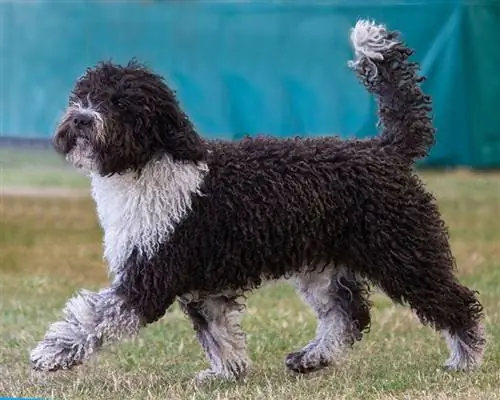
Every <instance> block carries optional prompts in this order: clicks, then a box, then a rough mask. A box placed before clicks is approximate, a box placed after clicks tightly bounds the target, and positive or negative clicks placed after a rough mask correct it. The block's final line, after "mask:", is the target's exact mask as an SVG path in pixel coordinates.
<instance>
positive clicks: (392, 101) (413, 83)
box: [55, 36, 482, 342]
mask: <svg viewBox="0 0 500 400" xmlns="http://www.w3.org/2000/svg"><path fill="white" fill-rule="evenodd" d="M392 37H395V36H392ZM410 54H411V50H409V49H408V48H406V47H404V46H403V45H402V44H398V45H397V46H395V47H392V48H391V49H389V50H387V51H386V53H385V54H384V56H385V59H384V60H376V61H371V62H368V61H367V60H364V61H363V60H362V61H361V62H360V63H359V64H358V65H357V67H355V69H356V72H357V73H358V76H359V77H360V79H361V80H362V82H363V83H364V84H365V85H366V87H367V88H368V90H369V91H371V92H373V93H374V94H375V95H376V96H377V98H378V102H379V113H380V118H381V122H382V123H383V130H382V134H381V136H379V137H376V138H372V139H369V140H340V139H339V138H335V137H324V138H310V139H300V138H290V139H285V140H280V139H276V138H270V137H255V138H244V139H242V140H241V141H238V142H224V141H203V140H202V139H201V138H200V137H199V136H198V134H197V133H196V132H195V130H194V128H193V126H192V124H191V122H190V121H189V119H188V117H187V116H186V115H185V114H184V112H183V111H182V110H181V109H180V107H179V105H178V102H177V100H176V99H175V96H174V93H173V92H172V91H171V90H170V89H169V88H168V87H167V86H166V85H165V83H164V82H163V81H162V79H161V78H160V77H159V76H158V75H155V74H153V73H151V72H149V71H148V70H147V69H146V68H145V67H142V66H140V65H137V64H129V65H127V66H125V67H120V66H116V65H113V64H111V63H104V64H101V65H98V66H97V67H96V68H94V69H91V70H89V71H88V72H87V73H86V75H84V77H83V78H81V79H80V80H79V82H78V83H77V85H76V87H75V89H74V91H73V98H72V100H78V101H80V102H86V101H87V99H88V98H92V102H93V103H94V104H98V105H99V109H100V111H101V112H102V113H103V114H104V115H106V121H109V122H108V124H113V125H112V126H111V125H107V127H106V129H107V134H108V136H107V137H106V142H105V143H104V144H103V143H95V144H94V145H93V146H94V149H95V152H96V154H97V155H98V165H99V170H100V172H101V174H102V175H108V174H114V173H123V172H125V171H129V170H137V171H140V170H141V169H142V168H143V167H144V166H145V165H146V163H148V162H149V161H151V160H152V159H154V158H155V157H159V156H161V155H163V154H170V155H171V156H172V157H173V158H174V160H176V161H181V162H195V163H196V162H200V161H205V162H206V163H207V164H208V168H209V172H208V175H207V176H206V177H205V179H204V181H203V184H202V187H201V192H202V193H203V196H200V195H193V199H192V210H191V211H190V212H189V213H188V214H187V215H186V217H185V219H183V220H182V221H181V222H180V223H179V224H178V225H177V226H176V228H175V230H174V232H173V233H172V235H171V236H170V237H169V239H168V241H166V242H164V243H162V244H161V246H160V248H159V251H158V252H157V254H156V255H155V256H153V257H152V258H151V259H145V258H144V257H142V256H141V255H140V253H139V252H138V251H136V252H134V254H133V255H132V256H131V257H130V258H129V260H128V262H127V266H126V267H125V268H124V269H123V271H124V273H123V275H122V276H121V279H120V281H119V283H118V289H117V290H118V291H119V293H121V295H122V296H123V297H124V298H125V299H126V300H127V302H128V303H129V304H130V305H131V306H132V307H133V308H134V309H136V310H138V311H139V312H140V314H141V315H142V316H143V318H144V320H145V322H147V323H151V322H153V321H155V320H157V319H158V318H160V317H161V316H162V315H163V314H164V312H165V310H166V309H167V308H168V307H169V306H170V305H171V304H172V302H173V301H174V299H175V298H176V296H181V295H183V294H185V293H189V292H200V293H206V294H216V293H220V292H222V291H223V290H228V289H242V288H243V289H253V288H256V287H258V286H259V285H260V284H261V283H262V281H263V280H265V279H277V278H281V277H283V276H289V275H291V274H293V273H296V272H299V271H303V270H304V268H305V266H310V268H312V269H314V268H317V267H318V266H320V265H325V264H328V265H334V266H342V267H343V268H346V269H347V270H349V271H351V272H352V274H353V275H352V279H349V280H345V281H342V282H340V283H342V284H343V285H344V286H345V290H343V291H341V292H340V293H341V294H342V295H341V296H340V297H339V298H338V301H339V302H340V303H341V304H342V305H343V308H344V309H346V310H348V312H349V313H351V314H352V315H353V316H354V317H355V318H354V320H355V321H357V324H358V327H357V328H356V329H357V330H358V331H359V334H361V332H362V331H364V330H366V329H367V328H368V327H369V325H370V312H369V307H370V305H369V302H368V300H367V294H368V291H367V288H366V287H365V283H364V282H365V281H369V282H371V283H373V284H375V285H377V286H379V287H380V288H382V289H383V290H384V291H385V292H386V293H387V294H388V295H389V296H390V297H391V299H393V300H394V301H396V302H399V303H408V304H409V305H410V306H411V308H413V309H414V310H415V311H416V313H417V315H418V316H419V317H420V319H421V320H422V322H424V323H428V324H430V325H432V326H434V327H435V328H436V329H440V330H441V329H446V330H448V331H449V332H451V333H457V334H459V335H461V336H462V337H466V336H467V335H466V334H465V333H466V332H472V331H473V329H474V327H475V326H476V325H477V324H478V321H479V320H480V319H481V317H482V307H481V304H480V303H479V301H478V299H477V298H476V294H475V293H474V292H473V291H472V290H470V289H468V288H466V287H464V286H462V285H461V284H460V283H459V282H458V281H457V279H456V278H455V276H454V274H453V268H454V266H455V260H454V258H453V255H452V253H451V251H450V245H449V240H448V233H447V230H446V226H445V223H444V222H443V220H442V218H441V215H440V213H439V210H438V207H437V205H436V201H435V199H434V197H433V196H432V194H430V193H429V192H427V191H426V190H425V188H424V186H423V184H422V182H421V181H420V179H419V178H418V177H417V176H416V175H415V173H414V171H413V169H412V168H413V162H414V160H415V159H417V158H420V157H423V156H425V155H426V154H427V152H428V151H429V148H430V146H431V145H432V143H433V141H434V128H433V126H432V123H431V118H430V116H429V112H430V99H429V98H428V97H427V96H425V95H424V94H422V92H421V89H420V88H419V85H418V83H419V82H421V80H422V79H423V78H421V77H419V76H418V75H417V65H416V64H412V63H409V62H408V61H407V58H408V56H409V55H410ZM70 142H71V134H69V133H68V132H65V131H64V130H62V131H60V132H59V133H58V136H57V138H56V140H55V143H56V148H57V149H58V150H59V151H60V152H61V153H65V152H67V148H68V147H70V145H69V144H68V143H70ZM354 274H355V275H356V276H359V277H361V278H360V280H356V278H354ZM353 299H354V301H353ZM467 340H468V341H469V342H471V341H473V340H472V339H467ZM474 340H479V341H481V340H482V338H481V337H475V338H474Z"/></svg>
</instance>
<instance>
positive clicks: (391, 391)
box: [0, 172, 500, 400]
mask: <svg viewBox="0 0 500 400" xmlns="http://www.w3.org/2000/svg"><path fill="white" fill-rule="evenodd" d="M425 177H426V180H427V182H428V184H429V187H430V188H431V189H432V190H434V191H435V192H436V194H437V196H438V199H439V202H440V206H441V209H442V212H443V214H444V217H445V219H446V220H447V221H448V224H449V226H450V231H451V236H452V245H453V250H454V253H455V255H456V257H457V260H458V265H459V275H460V279H461V280H462V282H464V283H466V284H467V285H470V286H472V287H473V288H475V289H477V290H478V291H479V292H480V296H481V300H482V302H483V304H484V306H485V310H486V314H487V319H486V323H487V331H488V335H489V346H488V349H487V352H486V357H485V362H484V365H483V367H482V368H481V369H480V370H479V371H477V372H474V373H470V374H466V373H449V372H445V371H443V370H442V369H441V368H440V366H441V364H442V363H443V362H444V360H445V359H446V357H447V350H446V346H445V343H444V341H443V340H442V339H441V338H440V336H439V335H438V334H437V333H435V332H433V331H432V330H431V329H429V328H426V327H423V326H421V324H420V323H419V322H418V321H417V320H416V318H415V317H414V316H413V315H412V313H411V312H410V311H409V310H408V309H407V308H403V307H397V306H394V305H392V304H391V303H390V302H389V301H388V300H387V298H386V297H384V296H382V295H380V294H378V293H376V294H375V295H374V297H373V300H374V302H375V305H374V308H373V324H372V329H371V332H370V333H369V334H367V335H366V336H365V338H364V340H363V341H362V342H360V343H358V344H357V345H356V346H355V348H354V349H353V350H352V352H351V353H350V354H349V357H348V359H347V360H346V361H345V363H344V364H342V365H341V366H339V367H336V368H330V369H327V370H325V371H323V372H319V373H316V374H312V375H308V376H295V375H291V374H289V373H287V372H286V371H285V368H284V364H283V358H284V356H285V355H286V353H287V352H289V351H291V350H295V349H297V348H299V347H300V346H302V345H303V344H305V343H306V342H307V341H309V340H310V339H311V338H312V337H313V335H314V330H315V321H314V318H313V316H312V314H311V313H310V311H309V310H308V309H307V308H306V307H305V306H304V305H303V304H302V302H301V301H300V299H299V298H298V297H297V296H296V294H295V293H294V292H293V290H292V289H291V288H290V287H289V286H288V285H287V284H285V283H279V284H272V285H266V286H265V287H264V288H262V289H261V290H259V291H257V292H256V293H255V294H252V295H251V296H250V298H249V302H248V309H247V313H246V316H245V318H244V321H243V325H244V328H245V330H246V331H247V333H248V341H249V348H250V353H251V357H252V359H253V361H254V367H253V369H252V373H251V375H250V376H249V377H248V379H247V381H246V382H245V383H239V384H230V383H222V382H216V383H213V384H211V385H208V386H204V387H197V386H196V385H195V384H194V383H193V381H192V378H193V376H194V375H195V373H196V372H197V371H199V370H201V369H204V368H206V367H207V364H206V361H205V359H204V356H203V353H202V351H201V350H200V348H199V345H198V343H197V342H196V340H195V338H194V335H193V332H192V329H191V327H190V324H189V323H188V321H187V320H186V319H185V317H184V316H183V315H182V313H181V312H180V311H179V309H178V308H177V307H175V309H174V312H173V313H169V314H167V315H166V316H165V318H163V319H162V320H161V321H159V322H158V323H157V324H154V325H152V326H150V327H148V328H146V329H144V330H143V331H142V332H141V334H140V335H139V337H138V338H137V339H136V340H134V341H127V342H123V343H121V344H119V345H116V346H113V347H109V348H107V349H105V350H103V351H102V352H101V353H100V354H99V355H97V356H96V357H94V359H92V360H91V361H90V362H88V363H87V364H85V365H82V366H80V367H79V368H76V369H75V370H73V371H70V372H59V373H54V374H48V375H46V374H33V373H31V371H30V367H29V363H28V354H29V351H30V349H31V348H33V347H34V345H35V344H36V342H37V341H38V340H40V339H41V338H42V336H43V334H44V332H45V330H46V328H47V326H48V324H49V323H51V322H53V321H55V320H56V319H57V318H58V316H59V313H60V309H61V308H62V306H63V305H64V303H65V301H66V299H67V298H68V297H69V296H71V295H72V294H73V293H74V291H75V290H77V289H79V288H82V287H84V288H87V289H98V288H99V287H102V286H104V285H106V284H107V277H106V272H105V266H104V264H103V262H102V249H101V232H100V230H99V228H98V224H97V221H96V218H95V210H94V205H93V203H92V201H91V200H90V199H88V198H86V197H84V198H58V199H55V198H54V199H50V198H48V199H46V198H27V197H25V198H21V197H7V196H6V197H4V198H3V199H2V200H1V205H0V212H1V227H0V256H1V258H0V263H1V264H0V396H25V397H30V396H31V397H34V396H38V397H43V398H57V399H97V400H100V399H287V400H292V399H293V400H295V399H298V400H300V399H304V400H305V399H429V400H430V399H438V400H439V399H488V400H490V399H500V218H499V215H500V200H499V197H500V196H499V194H500V175H499V174H472V173H466V172H462V173H446V174H440V173H426V174H425Z"/></svg>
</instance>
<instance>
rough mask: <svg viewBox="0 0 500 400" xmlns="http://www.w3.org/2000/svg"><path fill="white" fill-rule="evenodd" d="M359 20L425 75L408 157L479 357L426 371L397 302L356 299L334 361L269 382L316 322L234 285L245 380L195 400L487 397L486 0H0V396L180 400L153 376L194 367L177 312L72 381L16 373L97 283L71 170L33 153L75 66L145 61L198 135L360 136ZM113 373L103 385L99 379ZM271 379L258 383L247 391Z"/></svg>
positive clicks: (364, 119) (493, 26) (492, 283)
mask: <svg viewBox="0 0 500 400" xmlns="http://www.w3.org/2000/svg"><path fill="white" fill-rule="evenodd" d="M358 18H369V19H375V20H376V21H377V22H380V23H384V24H387V25H388V26H389V27H390V29H396V30H399V31H401V32H402V35H403V38H404V40H405V41H406V42H407V43H408V44H409V46H410V47H412V48H414V49H415V50H416V53H415V55H414V60H416V61H418V62H420V63H421V68H422V73H423V74H424V75H425V76H427V81H426V82H425V83H424V89H425V91H426V92H427V93H428V94H430V95H431V96H432V99H433V103H434V120H435V125H436V127H437V128H438V130H437V143H436V145H435V146H434V148H433V149H432V152H431V154H430V155H429V156H428V157H427V158H426V159H425V160H422V161H421V162H420V163H419V167H421V168H422V170H423V169H425V171H423V173H422V176H423V179H424V180H425V182H426V184H427V187H428V188H429V189H430V190H431V191H432V192H433V193H435V194H436V197H437V199H438V202H439V205H440V209H441V211H442V213H443V216H444V219H445V220H446V221H447V223H448V224H449V227H450V232H451V240H452V247H453V251H454V254H455V256H456V258H457V264H458V273H459V274H460V279H461V280H462V281H463V282H464V283H466V284H468V285H470V286H471V287H473V288H474V289H476V290H478V291H479V292H480V293H481V299H482V301H483V303H484V305H485V309H486V310H487V315H488V318H487V328H488V332H489V335H490V338H491V345H490V346H489V348H488V350H489V351H488V353H487V358H486V360H485V367H484V368H483V369H482V371H481V373H480V374H477V375H465V374H464V375H457V376H448V375H447V376H445V377H444V378H443V376H442V375H440V373H437V372H436V368H437V367H438V362H439V363H441V358H442V360H443V361H444V359H445V357H446V355H445V354H446V350H445V348H444V344H443V343H442V342H438V339H436V338H435V337H434V336H433V332H432V331H431V330H427V329H424V328H423V327H422V326H421V325H420V324H419V323H418V322H417V321H416V319H415V318H414V317H413V315H412V314H411V312H410V311H409V310H408V309H404V310H401V309H400V308H396V307H395V306H394V305H393V304H392V303H390V302H389V301H388V300H387V299H386V298H385V297H383V296H374V302H375V307H374V318H373V320H374V328H373V329H372V331H371V333H370V335H369V336H367V339H366V341H364V342H363V344H361V345H360V347H359V350H358V351H357V352H356V353H353V356H352V359H351V360H352V361H351V365H350V367H348V368H347V369H346V372H345V373H342V374H336V375H335V379H330V380H321V379H319V380H315V381H314V380H311V381H309V380H297V381H296V380H293V379H292V378H287V377H286V375H285V374H284V372H283V369H282V358H281V357H282V355H283V354H285V352H286V351H289V350H292V349H293V348H296V347H297V346H299V345H302V344H304V343H305V342H306V341H308V340H309V339H310V338H311V337H312V336H313V334H314V330H315V323H314V318H313V317H312V315H311V314H310V312H308V311H307V309H306V308H304V306H303V305H302V303H301V302H300V301H299V300H298V299H297V298H296V296H295V295H294V292H293V290H292V289H291V288H290V287H288V286H286V285H282V286H280V289H279V290H276V289H273V290H270V289H264V290H263V291H260V292H258V294H256V295H255V296H252V297H251V298H250V299H249V307H248V310H249V312H248V316H247V317H246V319H245V321H246V322H244V323H245V324H246V326H247V328H248V331H249V340H250V347H251V349H252V354H253V355H254V356H255V358H256V359H259V360H260V363H259V364H257V365H256V372H255V375H254V378H252V379H253V380H252V381H251V382H250V384H249V385H247V386H244V387H243V386H239V387H240V388H241V389H238V387H236V389H233V388H231V389H228V390H229V391H228V392H227V393H229V395H227V393H226V395H227V396H226V395H223V396H222V397H220V396H219V397H218V395H215V394H214V395H213V396H211V397H210V396H209V397H206V398H235V399H236V398H238V399H243V398H276V399H281V398H283V399H292V398H293V399H310V398H311V397H310V394H311V393H316V394H317V396H319V397H317V398H325V399H326V398H356V399H358V398H363V399H372V398H373V399H375V398H377V399H379V398H386V397H377V396H379V395H380V393H385V392H386V391H389V392H391V393H396V394H395V396H396V397H390V398H403V397H397V394H398V393H399V394H401V393H405V394H406V395H405V397H404V398H405V399H413V398H419V399H423V398H426V399H437V398H440V399H461V398H464V399H465V398H467V399H479V398H484V399H488V400H490V399H500V397H499V396H500V395H499V393H500V377H499V375H498V371H499V365H500V285H499V282H500V219H499V218H498V215H500V172H499V171H500V74H499V67H500V28H499V27H500V0H330V1H326V0H323V1H316V0H310V1H308V0H290V1H264V0H260V1H259V0H254V1H251V0H247V1H201V0H200V1H194V0H185V1H167V0H163V1H162V0H157V1H154V0H144V1H140V0H137V1H126V0H123V1H112V0H108V1H104V0H103V1H99V0H94V1H81V0H74V1H71V0H67V1H63V0H23V1H20V0H13V1H9V0H0V169H1V171H0V183H1V185H0V186H1V187H0V189H1V192H0V194H1V196H0V395H5V394H9V393H10V394H18V395H20V394H24V395H30V396H32V397H35V396H36V397H39V396H42V395H45V396H46V397H47V398H48V397H52V396H57V397H58V398H92V399H101V398H102V399H112V398H117V399H118V398H120V399H122V398H171V399H177V398H182V399H185V398H195V397H192V396H191V394H192V392H190V390H191V389H190V386H182V387H180V386H176V385H172V386H169V385H166V384H165V382H169V383H171V382H177V381H178V380H179V379H181V380H182V379H188V377H191V376H192V375H193V371H196V370H198V369H201V368H203V367H204V365H205V364H204V360H203V357H202V356H201V353H200V351H199V347H198V345H197V344H196V342H195V340H194V338H193V335H192V332H191V328H190V326H189V324H188V323H187V322H186V321H185V319H184V318H182V314H181V313H180V312H178V311H176V312H174V313H173V314H169V317H167V319H166V321H165V322H160V324H159V325H155V326H153V327H151V328H150V329H149V330H146V332H145V333H144V335H143V337H144V338H146V339H147V338H148V337H149V338H150V339H153V340H151V341H148V340H145V341H141V342H140V343H139V344H137V345H134V346H132V345H130V346H128V347H127V346H122V347H120V349H119V350H116V351H115V354H114V356H113V355H112V356H109V357H108V358H105V357H104V360H105V361H103V362H102V364H96V365H99V366H96V367H90V369H87V370H84V371H85V372H84V373H83V374H82V375H78V377H75V378H74V381H73V380H71V379H72V378H71V379H70V378H68V379H70V380H69V381H65V380H64V379H65V378H62V379H60V378H54V379H53V380H51V381H49V382H48V383H45V384H44V386H39V385H37V384H36V383H33V381H30V380H29V377H28V375H27V374H28V368H27V354H28V353H27V351H28V349H30V348H32V347H33V346H34V344H35V343H36V341H37V340H39V339H40V338H41V336H42V334H43V333H44V331H45V329H46V327H47V325H48V323H49V322H51V321H54V320H55V318H56V312H58V310H60V308H61V307H62V306H63V304H64V302H65V301H66V299H67V298H68V297H69V296H70V295H71V294H72V293H74V291H75V290H76V289H78V288H80V287H85V288H89V289H92V290H95V289H97V288H99V287H102V286H104V285H106V284H107V282H108V277H107V274H106V267H105V265H104V262H103V260H102V244H101V240H102V233H101V230H100V227H99V224H98V222H97V219H96V214H95V207H94V204H93V202H92V200H91V199H90V197H89V190H88V186H89V183H88V180H87V178H86V177H84V176H82V175H79V174H77V173H75V172H74V171H73V169H72V168H71V167H69V166H67V165H66V164H65V163H64V162H63V161H62V160H61V159H60V158H59V157H58V156H56V155H55V153H54V152H53V151H52V149H51V147H50V137H51V135H52V132H53V130H54V128H55V125H56V122H57V120H58V118H59V117H60V116H61V114H62V112H63V111H64V108H65V106H66V104H67V98H68V93H69V91H70V90H71V88H72V86H73V84H74V82H75V80H76V79H78V77H79V76H81V75H82V74H83V72H84V71H85V69H86V68H87V67H89V66H92V65H94V64H95V63H97V62H98V61H100V60H108V59H112V60H113V61H115V62H120V63H125V62H127V61H128V60H130V59H131V58H134V57H135V58H137V59H138V60H139V61H141V62H144V63H146V64H147V65H148V66H149V67H151V68H152V69H154V70H155V71H157V72H158V73H160V74H162V75H163V76H164V77H165V78H166V80H167V82H168V84H169V85H170V86H171V87H172V88H174V89H175V90H177V93H178V97H179V99H180V102H181V104H182V106H183V107H184V108H185V111H186V112H187V114H188V115H189V116H190V118H191V119H192V120H193V122H194V123H195V125H196V127H197V129H198V131H199V133H200V134H201V135H202V136H204V137H207V138H225V139H238V138H240V137H242V136H243V135H247V134H250V135H255V134H269V135H276V136H281V137H286V136H292V135H293V136H295V135H301V136H317V135H329V134H338V135H341V136H343V137H366V136H370V135H374V134H376V127H375V124H376V119H377V118H376V108H375V103H374V100H373V99H372V98H371V97H370V96H369V95H368V94H367V93H366V92H365V90H364V89H363V87H362V86H361V85H360V84H359V83H358V82H357V80H356V77H355V76H354V74H353V73H352V72H351V71H350V70H349V69H348V67H347V61H348V60H349V59H351V58H352V50H351V48H350V45H349V40H348V36H349V29H350V28H351V27H352V26H353V25H354V24H355V22H356V20H357V19H358ZM424 167H425V168H424ZM256 310H258V312H256ZM57 315H59V314H57ZM286 316H288V318H287V317H286ZM172 319H174V320H175V322H176V323H175V324H171V321H172ZM164 324H165V325H168V329H167V328H166V327H165V326H164ZM388 338H390V340H389V339H388ZM437 343H440V344H439V345H438V344H437ZM439 346H441V347H439ZM173 355H174V356H175V357H174V356H173ZM438 358H439V360H438ZM137 366H140V368H137ZM151 371H156V373H152V372H151ZM116 374H118V375H116ZM116 376H119V380H120V382H123V383H120V390H118V391H116V388H115V389H113V385H110V384H109V382H117V379H118V378H117V377H116ZM162 379H164V380H165V381H162ZM27 382H29V383H27ZM269 382H272V385H270V384H269ZM429 382H431V383H429ZM280 385H281V387H282V389H278V391H276V392H274V393H271V392H265V393H268V394H264V397H262V393H263V392H261V390H262V389H261V388H262V387H268V388H271V387H276V386H278V387H279V386H280ZM165 390H166V391H167V392H165ZM211 390H212V389H211ZM213 390H217V389H213ZM239 390H241V392H238V391H239ZM269 390H270V389H269ZM176 391H177V392H176ZM425 391H427V392H425ZM429 391H430V392H429ZM424 392H425V393H428V394H429V393H430V394H429V397H418V396H417V395H418V393H424ZM438 392H439V393H445V394H446V393H449V397H446V395H444V397H442V396H438V395H437V394H436V393H438ZM462 392H463V393H465V395H464V396H465V397H461V395H460V393H462ZM146 393H147V394H148V396H149V395H150V394H151V393H157V394H158V397H155V396H153V395H151V396H152V397H151V396H149V397H147V396H146V395H145V394H146ZM165 393H166V394H165ZM259 393H260V394H259ZM349 393H351V394H353V393H354V394H353V397H349V396H350V394H349ZM412 393H417V395H415V397H412V396H413V394H412ZM483 394H484V396H485V397H481V396H482V395H483ZM232 395H234V396H233V397H231V396H232ZM68 396H69V397H68ZM72 396H73V397H72ZM224 396H226V397H224ZM242 396H243V397H242ZM245 396H246V397H245ZM259 396H260V397H259ZM266 396H267V397H266ZM332 396H333V397H332ZM337 396H338V397H337ZM467 396H468V397H467ZM200 398H205V397H200Z"/></svg>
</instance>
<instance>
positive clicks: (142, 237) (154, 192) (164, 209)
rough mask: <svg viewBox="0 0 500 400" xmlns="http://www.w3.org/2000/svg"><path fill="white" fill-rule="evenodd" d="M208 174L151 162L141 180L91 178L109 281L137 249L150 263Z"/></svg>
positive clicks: (201, 167)
mask: <svg viewBox="0 0 500 400" xmlns="http://www.w3.org/2000/svg"><path fill="white" fill-rule="evenodd" d="M207 171H208V167H207V165H206V164H202V163H199V164H194V163H179V162H174V161H173V160H172V158H171V157H169V156H164V157H163V158H161V159H159V160H157V161H152V162H150V163H149V164H147V165H146V167H145V168H144V169H143V170H142V172H141V174H140V175H138V174H136V173H132V172H131V173H126V174H122V175H113V176H110V177H102V176H100V175H92V176H91V178H92V195H93V197H94V199H95V201H96V204H97V213H98V216H99V220H100V222H101V226H102V227H103V229H104V247H105V250H104V257H105V258H106V260H107V261H108V263H109V270H110V272H111V273H112V274H113V275H117V274H119V273H120V270H121V268H122V267H123V264H124V263H125V262H126V260H127V258H128V257H129V256H130V255H131V253H132V251H133V250H134V249H136V250H137V251H138V252H139V253H140V255H141V256H144V257H146V258H149V257H152V256H153V255H154V254H155V252H156V251H157V250H158V247H159V245H160V244H161V243H162V242H164V241H165V240H167V238H168V235H169V234H170V233H172V232H173V230H174V229H175V226H176V224H177V223H179V222H180V221H181V220H182V218H183V217H184V216H185V215H186V214H187V213H188V212H189V210H190V208H191V201H192V196H193V195H197V194H200V185H201V183H202V181H203V178H204V176H205V175H206V173H207Z"/></svg>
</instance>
